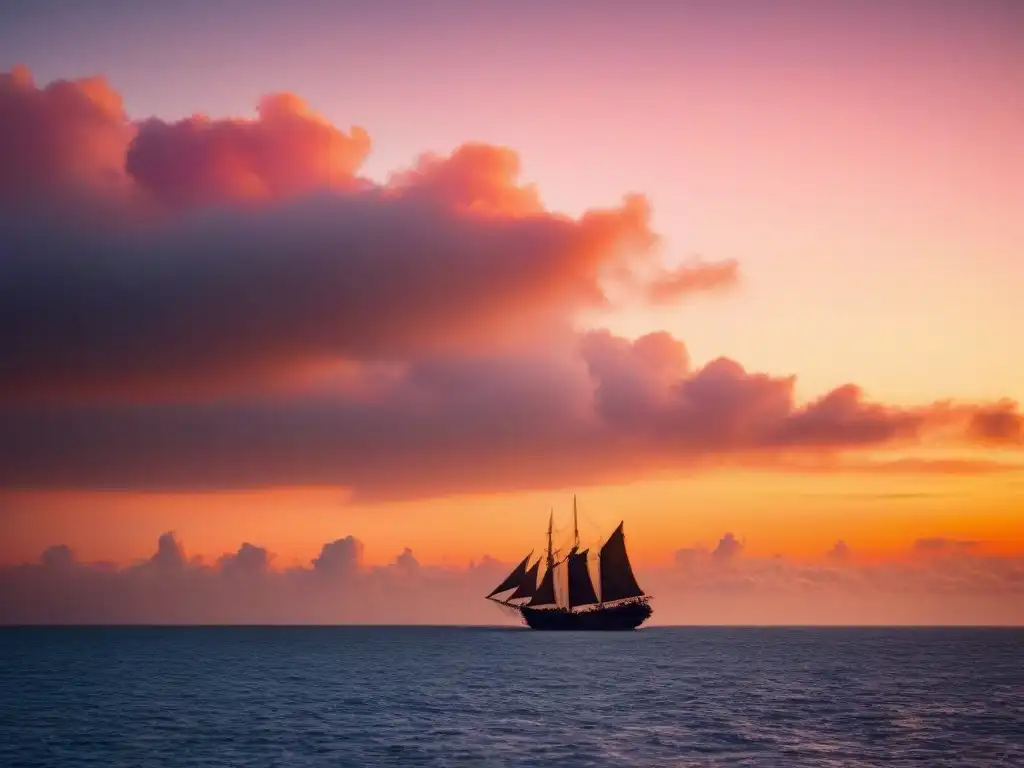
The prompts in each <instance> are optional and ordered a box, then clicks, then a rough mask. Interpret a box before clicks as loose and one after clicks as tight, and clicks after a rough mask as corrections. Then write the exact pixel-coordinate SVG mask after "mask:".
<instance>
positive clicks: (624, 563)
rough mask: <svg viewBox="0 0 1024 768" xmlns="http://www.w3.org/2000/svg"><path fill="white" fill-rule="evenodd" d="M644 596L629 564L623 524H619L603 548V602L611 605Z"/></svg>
mask: <svg viewBox="0 0 1024 768" xmlns="http://www.w3.org/2000/svg"><path fill="white" fill-rule="evenodd" d="M643 594H644V591H643V590H642V589H640V585H639V584H637V583H636V576H634V575H633V567H632V566H631V565H630V564H629V555H628V554H626V536H625V534H624V533H623V532H622V523H619V527H618V528H616V529H615V533H613V534H612V535H611V536H610V537H609V538H608V541H606V542H605V545H604V546H603V547H601V601H602V602H605V603H610V602H613V601H615V600H625V599H627V598H630V597H641V596H642V595H643Z"/></svg>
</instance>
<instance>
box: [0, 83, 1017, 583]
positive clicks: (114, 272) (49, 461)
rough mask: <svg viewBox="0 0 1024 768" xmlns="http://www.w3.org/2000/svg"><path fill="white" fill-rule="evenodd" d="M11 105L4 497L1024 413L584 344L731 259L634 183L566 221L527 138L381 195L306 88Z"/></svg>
mask: <svg viewBox="0 0 1024 768" xmlns="http://www.w3.org/2000/svg"><path fill="white" fill-rule="evenodd" d="M0 117H2V118H3V120H2V121H0V126H2V127H0V133H2V139H3V140H2V141H0V306H2V307H3V312H2V313H0V487H6V488H34V489H53V488H111V487H114V488H146V489H170V488H174V489H193V488H196V489H198V488H232V487H246V486H249V487H252V486H260V485H281V484H289V485H294V484H334V485H342V486H348V487H350V488H353V489H354V490H355V491H356V493H357V494H361V495H363V496H364V497H382V496H388V495H390V496H408V495H413V494H421V493H449V492H457V491H469V490H501V489H513V488H526V487H538V486H544V485H564V484H565V483H568V482H588V481H604V480H616V479H632V478H635V477H637V476H638V475H640V474H642V473H643V472H646V471H649V470H651V469H659V468H669V467H675V466H680V465H693V464H699V463H700V462H705V461H714V462H718V463H722V462H727V461H737V462H739V461H743V462H760V463H762V464H763V463H768V462H783V463H785V462H794V461H795V462H799V461H800V460H801V457H806V456H813V457H814V459H815V461H817V462H819V463H820V462H821V461H822V460H823V459H824V458H828V457H836V456H839V457H842V456H844V455H845V454H846V453H847V452H849V451H851V450H854V449H874V448H891V447H902V446H909V445H914V444H916V443H918V442H920V441H922V440H925V439H932V438H933V437H934V436H936V435H938V434H940V433H942V432H943V430H946V431H949V430H952V431H953V432H954V433H955V435H956V436H957V437H958V439H963V438H967V439H970V440H974V441H979V440H983V441H990V440H992V439H994V438H995V437H997V436H1001V438H1000V439H1001V440H1002V441H1003V442H1005V443H1010V442H1012V441H1011V440H1009V439H1008V438H1011V437H1012V436H1013V434H1014V433H1013V428H1012V427H1013V424H1015V423H1019V422H1015V421H1014V420H1015V419H1018V420H1019V419H1020V418H1021V416H1020V413H1019V410H1018V408H1017V406H1016V404H1014V403H1009V402H1006V403H999V404H997V405H996V406H993V405H991V404H974V405H971V404H966V405H952V404H949V403H932V404H923V405H921V406H919V407H895V406H889V405H885V404H883V403H877V402H873V401H871V400H870V398H868V397H867V396H866V395H865V394H864V393H863V392H862V391H861V390H860V389H859V388H858V387H857V386H855V385H853V384H850V385H846V386H843V387H839V388H837V389H835V390H833V391H831V392H827V393H825V394H824V395H822V396H821V397H819V398H818V399H816V400H813V401H811V402H809V403H798V402H797V401H796V399H795V396H794V382H795V379H794V377H793V376H774V375H771V374H767V373H761V372H753V371H748V370H746V369H745V368H744V367H743V365H742V364H741V363H740V362H737V361H735V360H731V359H727V358H719V359H715V360H712V361H710V362H708V363H707V364H705V365H701V366H695V365H694V364H693V363H692V362H691V361H690V357H689V355H688V353H687V350H686V348H685V346H684V345H683V343H682V342H681V341H679V340H677V339H675V338H673V337H672V336H670V335H669V334H665V333H653V334H648V335H645V336H643V337H641V338H639V339H625V338H620V337H617V336H615V335H613V334H611V333H609V332H606V331H581V330H579V329H578V328H577V327H576V326H575V324H574V323H575V320H576V317H577V314H578V311H579V310H580V309H582V308H586V307H594V306H601V305H603V304H606V303H607V302H609V301H611V299H610V298H609V296H611V295H612V292H611V291H610V290H609V285H610V284H615V283H616V282H618V283H621V284H622V285H625V286H627V288H629V289H630V290H633V289H637V291H638V293H639V295H640V296H643V297H646V299H647V300H650V301H665V300H669V299H678V298H679V297H680V296H682V295H684V294H687V293H691V292H693V291H706V290H716V289H718V288H721V287H723V286H726V285H729V284H731V283H733V282H735V279H736V276H737V265H736V263H735V262H732V261H725V262H707V261H695V262H690V263H686V264H683V265H682V266H680V267H677V268H675V269H670V268H667V267H665V266H664V265H663V264H662V263H661V262H660V257H659V253H658V247H659V241H658V236H657V234H656V233H655V232H653V231H652V230H651V227H650V213H651V212H650V206H649V204H648V202H647V201H646V200H645V199H644V198H643V197H642V196H639V195H628V196H626V197H624V198H623V200H622V202H621V203H620V204H619V205H615V206H610V207H593V208H590V209H588V210H587V211H586V212H584V213H583V214H582V215H580V216H578V217H569V216H565V215H561V214H558V213H556V212H553V211H550V210H548V209H547V208H546V207H545V206H544V204H543V202H542V200H541V198H540V195H539V193H538V190H537V189H536V187H534V186H532V185H529V184H523V183H521V182H520V180H519V170H520V168H519V159H518V157H517V156H516V154H515V153H514V152H513V151H511V150H509V149H507V148H501V147H494V146H489V145H485V144H478V143H477V144H473V143H471V144H466V145H463V146H461V147H459V148H457V149H455V150H454V151H453V152H451V153H450V154H446V155H438V154H431V153H427V154H424V155H423V156H422V157H421V158H420V159H419V160H417V161H416V163H415V164H414V165H413V167H411V168H410V169H407V170H405V171H401V172H398V173H395V174H394V175H393V176H392V177H391V178H390V179H389V180H388V181H387V182H386V183H383V184H378V183H374V182H371V181H368V180H366V179H363V178H361V177H360V176H359V169H360V165H361V163H362V161H363V159H364V158H365V156H366V155H367V153H368V152H369V150H370V139H369V137H368V136H367V135H366V132H365V131H364V130H362V129H361V128H358V127H352V128H347V129H341V128H338V127H336V126H333V125H331V124H330V123H329V122H327V121H326V120H325V119H324V118H323V117H321V116H319V115H317V114H316V113H315V112H314V111H313V110H312V109H311V108H310V107H309V106H308V105H306V104H305V103H303V102H302V101H301V100H300V99H298V98H297V97H295V96H293V95H282V94H277V95H271V96H268V97H267V98H265V99H264V100H262V101H261V103H260V105H259V108H258V112H257V114H256V116H255V117H252V118H230V119H213V118H209V117H202V116H198V117H190V118H188V119H185V120H181V121H177V122H166V121H161V120H158V119H149V120H144V121H142V122H140V123H133V122H131V121H130V120H129V119H128V118H127V117H126V115H125V114H124V109H123V107H122V103H121V99H120V96H119V95H118V94H117V93H116V91H114V90H113V89H112V88H111V87H110V86H109V84H107V83H106V82H105V81H104V80H102V79H84V80H73V81H71V80H69V81H58V82H55V83H51V84H49V85H46V86H44V87H42V88H40V87H38V86H37V85H36V84H35V83H34V82H33V81H32V78H31V76H30V75H29V73H28V72H27V71H25V70H21V69H19V70H16V71H15V72H13V73H11V74H9V75H5V76H4V77H3V79H2V80H0ZM100 209H103V210H102V212H100ZM251 556H254V555H251ZM335 556H336V555H334V554H328V553H325V557H327V558H328V560H329V561H331V562H336V561H334V560H333V558H334V557H335ZM325 562H326V561H325ZM339 567H340V566H339Z"/></svg>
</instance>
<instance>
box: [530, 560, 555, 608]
mask: <svg viewBox="0 0 1024 768" xmlns="http://www.w3.org/2000/svg"><path fill="white" fill-rule="evenodd" d="M554 602H555V569H554V568H548V570H547V572H545V574H544V578H543V579H541V582H540V586H539V587H537V591H536V592H534V594H533V599H532V600H530V602H529V603H527V605H529V606H530V607H531V608H532V607H534V606H537V605H552V604H554Z"/></svg>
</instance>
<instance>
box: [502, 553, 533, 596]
mask: <svg viewBox="0 0 1024 768" xmlns="http://www.w3.org/2000/svg"><path fill="white" fill-rule="evenodd" d="M539 570H540V560H538V561H537V562H536V563H534V564H533V567H532V568H531V569H530V570H528V571H527V572H526V573H525V574H524V575H523V580H522V581H521V582H519V586H518V587H516V591H515V592H513V593H512V594H511V595H509V596H508V599H509V600H515V599H516V598H517V597H533V595H534V593H535V592H536V591H537V571H539Z"/></svg>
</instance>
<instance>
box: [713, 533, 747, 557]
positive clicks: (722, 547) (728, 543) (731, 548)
mask: <svg viewBox="0 0 1024 768" xmlns="http://www.w3.org/2000/svg"><path fill="white" fill-rule="evenodd" d="M742 551H743V543H742V542H741V541H739V539H737V538H736V536H735V535H734V534H732V533H727V534H725V535H724V536H722V538H721V539H719V541H718V546H716V547H715V548H714V550H712V552H711V559H712V560H715V561H717V562H720V563H726V562H729V561H730V560H734V559H735V558H737V557H739V554H740V553H741V552H742Z"/></svg>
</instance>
